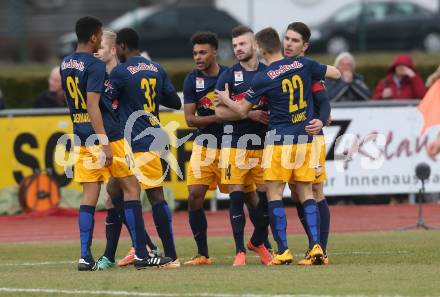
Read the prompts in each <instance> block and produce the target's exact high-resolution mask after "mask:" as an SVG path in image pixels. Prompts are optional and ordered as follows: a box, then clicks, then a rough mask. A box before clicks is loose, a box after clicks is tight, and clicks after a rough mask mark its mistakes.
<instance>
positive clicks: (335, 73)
mask: <svg viewBox="0 0 440 297" xmlns="http://www.w3.org/2000/svg"><path fill="white" fill-rule="evenodd" d="M325 77H326V78H330V79H340V78H341V71H339V69H338V68H336V67H335V66H332V65H327V71H326V72H325Z"/></svg>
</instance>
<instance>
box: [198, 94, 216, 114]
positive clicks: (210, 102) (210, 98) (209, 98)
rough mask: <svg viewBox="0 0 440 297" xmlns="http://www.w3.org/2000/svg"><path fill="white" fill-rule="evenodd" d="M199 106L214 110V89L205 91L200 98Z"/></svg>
mask: <svg viewBox="0 0 440 297" xmlns="http://www.w3.org/2000/svg"><path fill="white" fill-rule="evenodd" d="M198 105H199V107H201V108H204V109H211V110H214V109H215V108H214V91H212V92H209V93H207V94H206V95H205V96H203V97H202V98H200V100H199V104H198Z"/></svg>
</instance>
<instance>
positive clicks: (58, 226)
mask: <svg viewBox="0 0 440 297" xmlns="http://www.w3.org/2000/svg"><path fill="white" fill-rule="evenodd" d="M286 211H287V216H288V233H289V234H295V233H303V230H302V227H301V226H300V224H299V221H298V218H297V214H296V210H295V208H292V207H289V208H287V209H286ZM423 211H424V215H425V222H426V223H427V224H429V225H433V226H437V227H440V204H425V205H423ZM206 214H207V219H208V235H209V236H228V235H230V232H231V231H230V230H231V227H230V225H229V216H228V212H227V211H225V210H221V211H217V212H210V211H207V212H206ZM331 214H332V218H331V232H362V231H388V230H394V229H397V228H399V227H404V226H408V225H414V224H416V222H417V206H416V205H408V204H402V205H378V206H377V205H375V206H333V207H331ZM105 215H106V214H105V212H98V213H96V216H95V217H96V221H95V232H94V238H99V239H102V238H104V237H105V233H104V222H105ZM144 217H145V223H146V226H147V230H148V232H149V233H150V234H151V235H154V236H156V230H155V228H154V225H153V220H152V217H151V213H145V215H144ZM173 225H174V233H175V235H176V236H192V234H191V230H190V228H189V225H188V217H187V213H186V212H184V211H180V212H176V213H175V214H174V217H173ZM251 226H252V225H251V223H250V222H249V221H247V224H246V229H247V231H246V232H247V233H248V234H249V233H250V232H251ZM124 229H125V228H124ZM122 236H125V237H128V235H127V232H126V231H125V230H124V231H123V233H122ZM77 239H78V226H77V211H75V210H65V209H53V210H51V211H47V212H45V213H40V214H36V213H32V214H25V215H17V216H2V217H0V243H16V242H29V241H47V240H77Z"/></svg>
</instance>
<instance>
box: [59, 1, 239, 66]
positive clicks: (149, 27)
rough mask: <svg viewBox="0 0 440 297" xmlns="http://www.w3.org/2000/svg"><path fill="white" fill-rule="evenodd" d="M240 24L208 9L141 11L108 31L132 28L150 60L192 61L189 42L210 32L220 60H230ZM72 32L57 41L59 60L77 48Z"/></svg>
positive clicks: (154, 8) (153, 8)
mask: <svg viewBox="0 0 440 297" xmlns="http://www.w3.org/2000/svg"><path fill="white" fill-rule="evenodd" d="M238 25H239V22H238V21H237V20H236V19H234V18H233V17H232V16H230V15H229V14H228V13H226V12H224V11H222V10H218V9H216V8H214V7H211V6H201V7H199V6H188V7H185V6H182V7H179V6H150V7H140V8H137V9H135V10H132V11H130V12H127V13H125V14H124V15H122V16H120V17H118V18H117V19H115V20H113V21H112V22H110V23H109V24H108V25H107V26H105V27H107V28H109V29H111V30H113V31H115V32H117V31H119V30H120V29H122V28H125V27H132V28H134V29H135V30H136V31H137V32H138V33H139V38H140V48H141V50H145V51H147V52H148V54H149V55H150V56H151V57H152V58H153V59H156V58H180V57H185V58H187V57H191V55H192V48H191V44H190V38H191V36H192V34H193V33H195V32H197V31H205V30H207V31H212V32H215V33H217V34H218V36H219V40H220V42H219V50H218V53H219V56H220V57H221V58H231V57H232V48H231V30H232V28H234V27H235V26H238ZM76 42H77V40H76V35H75V33H74V32H72V33H68V34H65V35H63V36H61V38H60V46H59V49H60V52H59V54H60V56H61V57H63V56H65V55H68V54H70V53H71V52H73V51H74V49H75V47H76Z"/></svg>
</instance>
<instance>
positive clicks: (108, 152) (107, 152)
mask: <svg viewBox="0 0 440 297" xmlns="http://www.w3.org/2000/svg"><path fill="white" fill-rule="evenodd" d="M102 152H103V153H104V156H105V163H104V166H105V167H108V166H110V165H112V163H113V152H112V148H111V147H110V145H109V144H104V145H102Z"/></svg>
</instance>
